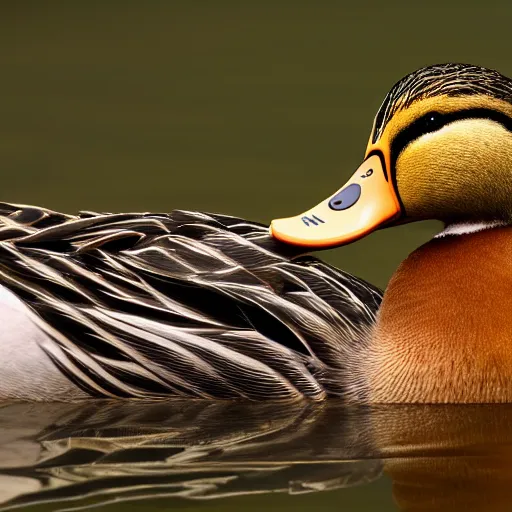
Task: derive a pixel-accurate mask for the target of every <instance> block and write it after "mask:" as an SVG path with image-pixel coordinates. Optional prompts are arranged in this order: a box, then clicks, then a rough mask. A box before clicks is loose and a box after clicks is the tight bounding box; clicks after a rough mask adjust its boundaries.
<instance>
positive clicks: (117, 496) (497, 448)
mask: <svg viewBox="0 0 512 512" xmlns="http://www.w3.org/2000/svg"><path fill="white" fill-rule="evenodd" d="M511 441H512V407H509V406H385V407H373V408H365V407H346V406H343V405H340V404H337V403H335V402H334V401H331V402H328V403H325V404H313V403H304V402H303V403H295V404H287V405H285V404H282V403H270V404H251V403H246V404H241V403H227V402H223V403H219V402H217V403H212V402H194V401H172V402H158V403H139V402H124V403H119V402H117V403H109V402H100V403H97V402H95V403H91V402H88V403H86V404H74V405H71V404H64V405H63V404H51V405H48V404H10V405H4V406H3V407H2V408H0V500H1V505H0V509H1V510H9V509H14V508H17V507H24V506H27V505H28V504H35V503H44V502H50V503H53V504H54V505H55V508H54V510H59V509H61V508H62V509H64V508H66V509H80V508H82V507H84V508H85V507H87V508H88V507H90V506H91V505H94V504H96V505H99V504H103V503H109V502H114V501H115V502H116V503H119V502H120V501H123V500H126V501H127V500H141V499H150V498H155V497H168V498H169V499H172V498H179V499H213V498H219V497H226V496H232V495H247V494H252V493H268V492H283V493H301V492H313V491H324V490H330V489H335V488H341V487H347V486H353V485H358V484H364V483H368V482H370V481H373V480H375V479H376V478H378V477H379V476H380V474H381V469H382V468H384V470H385V472H386V473H387V474H388V475H389V476H390V477H391V479H392V481H393V493H394V498H395V501H396V502H397V504H398V506H399V508H400V509H401V510H407V511H416V510H422V511H424V510H436V511H437V510H450V511H451V512H453V511H455V510H464V511H469V510H512V477H511V476H512V471H511V470H510V469H509V467H512V448H511V446H512V445H511Z"/></svg>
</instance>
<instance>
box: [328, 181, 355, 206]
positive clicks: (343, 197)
mask: <svg viewBox="0 0 512 512" xmlns="http://www.w3.org/2000/svg"><path fill="white" fill-rule="evenodd" d="M360 197H361V186H360V185H358V184H357V183H352V185H349V186H348V187H345V188H344V189H343V190H340V191H339V192H338V193H337V194H336V195H335V196H334V197H333V198H331V200H330V201H329V208H331V210H346V209H347V208H350V207H351V206H353V205H354V204H356V203H357V201H358V200H359V198H360Z"/></svg>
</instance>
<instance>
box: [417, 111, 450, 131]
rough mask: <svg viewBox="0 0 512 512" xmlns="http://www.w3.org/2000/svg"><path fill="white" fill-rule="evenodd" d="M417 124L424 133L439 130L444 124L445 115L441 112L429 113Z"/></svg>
mask: <svg viewBox="0 0 512 512" xmlns="http://www.w3.org/2000/svg"><path fill="white" fill-rule="evenodd" d="M417 122H418V128H420V129H421V131H422V132H423V133H428V132H433V131H436V130H439V128H441V126H443V124H444V123H443V115H442V114H440V113H439V112H429V113H428V114H425V115H424V116H423V117H421V118H420V119H418V121H417Z"/></svg>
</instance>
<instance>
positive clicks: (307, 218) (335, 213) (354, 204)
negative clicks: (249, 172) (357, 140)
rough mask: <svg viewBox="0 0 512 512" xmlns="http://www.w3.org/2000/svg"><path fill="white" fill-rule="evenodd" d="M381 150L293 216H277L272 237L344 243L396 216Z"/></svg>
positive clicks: (318, 245)
mask: <svg viewBox="0 0 512 512" xmlns="http://www.w3.org/2000/svg"><path fill="white" fill-rule="evenodd" d="M381 155H382V153H380V152H379V153H376V152H374V153H373V154H370V156H369V157H368V158H367V159H366V160H365V161H364V162H363V163H362V164H361V165H360V167H359V168H358V169H357V171H356V172H355V173H354V175H353V176H352V177H351V178H350V180H349V181H348V182H347V184H346V185H345V186H344V187H343V188H341V189H340V190H338V192H336V194H334V195H333V196H332V197H330V198H329V199H326V200H325V201H322V202H321V203H320V204H318V205H317V206H315V207H314V208H312V209H311V210H308V211H306V212H304V213H302V214H300V215H297V216H296V217H289V218H286V219H276V220H273V221H272V224H271V225H270V233H271V235H272V236H274V237H275V238H277V239H278V240H280V241H282V242H286V243H289V244H292V245H299V246H302V247H307V248H310V249H328V248H330V247H336V246H338V245H344V244H347V243H350V242H353V241H354V240H358V239H359V238H362V237H364V236H365V235H367V234H369V233H371V232H372V231H375V230H376V229H377V228H379V227H380V226H382V225H383V224H385V223H388V222H390V221H392V220H395V219H397V218H398V217H399V216H400V212H401V208H400V201H399V200H398V197H397V194H396V192H395V188H394V186H393V183H392V182H391V179H390V177H389V173H386V169H385V166H386V164H385V162H384V158H383V157H382V156H381Z"/></svg>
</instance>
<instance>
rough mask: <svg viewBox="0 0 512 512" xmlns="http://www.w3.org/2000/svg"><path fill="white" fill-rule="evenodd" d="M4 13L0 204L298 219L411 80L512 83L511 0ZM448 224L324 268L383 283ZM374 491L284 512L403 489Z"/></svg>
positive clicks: (91, 4) (402, 234)
mask: <svg viewBox="0 0 512 512" xmlns="http://www.w3.org/2000/svg"><path fill="white" fill-rule="evenodd" d="M0 13H1V16H0V59H1V60H0V62H1V68H0V70H1V74H0V162H1V169H2V174H1V176H2V185H1V196H0V198H1V200H3V201H7V202H19V203H26V204H27V203H28V204H37V205H43V206H46V207H48V208H51V209H55V210H62V211H65V212H69V213H71V212H76V211H78V210H80V209H87V210H96V211H141V210H144V211H147V210H153V211H168V210H171V209H173V208H184V209H200V210H206V211H213V212H221V213H226V214H232V215H238V216H242V217H246V218H249V219H253V220H258V221H261V222H265V223H267V222H269V221H270V220H271V219H272V218H274V217H278V216H288V215H292V214H296V213H299V212H300V211H303V210H304V209H306V208H308V207H310V206H312V205H313V204H316V202H318V201H319V200H321V199H323V198H324V197H326V196H327V195H330V194H331V193H332V192H334V191H335V190H336V189H337V188H338V187H339V186H341V184H343V183H344V181H345V180H346V179H347V178H348V177H349V176H350V175H351V174H352V173H353V171H354V170H355V168H356V166H358V164H359V163H360V160H361V157H362V155H363V152H364V149H365V147H366V143H367V139H368V136H369V133H370V130H371V125H372V121H373V116H374V115H375V113H376V111H377V109H378V107H379V105H380V103H381V101H382V99H383V98H384V96H385V94H386V92H387V91H388V89H389V88H390V87H391V86H392V85H393V83H394V82H396V81H397V80H399V79H400V78H401V77H402V76H403V75H404V74H406V73H408V72H410V71H413V70H414V69H416V68H419V67H421V66H424V65H428V64H433V63H438V62H447V61H460V62H468V63H474V64H479V65H483V66H486V67H491V68H496V69H498V70H499V71H501V72H502V73H504V74H506V75H509V76H510V75H512V60H511V59H510V21H511V16H512V2H510V0H502V1H495V0H487V1H486V2H482V1H481V0H465V1H448V2H441V1H435V0H431V1H429V2H411V1H391V0H388V1H386V2H384V1H381V0H366V1H365V2H349V1H338V2H334V1H314V2H313V1H310V2H306V1H294V2H291V1H285V0H280V1H275V0H274V1H258V2H236V1H229V2H228V1H206V0H205V1H198V0H187V1H174V2H171V1H161V2H158V1H147V2H129V1H123V2H121V1H102V2H95V1H88V2H85V1H82V2H78V1H75V2H52V1H46V2H3V3H2V5H1V7H0ZM438 229H439V226H438V225H436V224H435V223H423V224H415V225H408V226H402V227H399V228H393V229H391V230H387V231H381V232H379V233H375V234H373V235H372V236H370V237H368V238H367V239H365V240H362V241H360V242H358V243H356V244H353V245H351V246H347V247H344V248H342V249H338V250H336V251H330V252H326V253H324V254H323V255H322V257H325V258H326V259H327V260H328V261H330V262H331V263H334V264H335V265H337V266H339V267H341V268H343V269H345V270H348V271H350V272H353V273H355V274H357V275H359V276H361V277H364V278H366V279H368V280H370V281H371V282H373V283H374V284H377V285H379V286H382V287H383V286H385V285H386V282H387V281H388V279H389V277H390V276H391V275H392V273H393V271H394V269H395V268H396V267H397V265H398V264H399V263H400V261H401V260H402V259H404V258H405V256H406V255H407V254H408V253H409V252H410V251H411V250H413V249H414V248H415V247H417V246H418V245H419V244H420V243H422V242H424V241H426V240H427V239H428V238H429V237H430V236H432V234H433V233H435V232H436V230H438ZM383 482H384V483H385V481H383ZM371 488H373V489H374V491H373V494H372V493H370V494H368V490H367V489H366V488H364V487H363V488H360V489H359V490H358V491H350V493H348V494H343V491H336V492H334V493H327V494H326V495H325V498H324V497H322V498H321V499H320V498H318V499H316V498H313V497H312V495H309V496H308V497H307V499H306V498H296V499H295V501H294V502H293V503H291V502H286V503H289V504H290V506H291V507H293V508H296V509H297V510H303V508H300V507H298V508H297V503H298V501H300V503H301V504H302V505H303V506H304V510H306V509H307V508H308V506H306V505H307V504H310V505H311V510H313V509H317V508H318V506H320V508H321V509H322V510H324V509H325V510H326V509H327V508H328V509H329V510H330V509H332V510H337V509H338V508H340V507H341V505H342V504H343V507H341V508H344V509H347V506H348V508H349V509H351V510H377V509H378V510H391V509H392V507H391V505H390V503H391V493H390V490H389V484H387V483H385V485H383V484H382V483H379V484H376V485H374V486H372V487H371ZM384 491H385V492H384ZM343 496H345V498H344V499H343V498H342V497H343ZM327 497H328V498H327ZM251 500H255V498H251ZM258 500H261V501H258V502H257V503H259V504H262V505H264V506H265V508H269V507H270V509H272V510H274V509H276V510H280V509H283V508H286V506H287V505H286V504H285V501H283V500H284V498H283V497H282V496H281V497H279V498H275V500H276V501H269V500H268V499H266V498H263V497H262V498H258ZM226 503H227V502H223V504H222V506H221V505H220V503H219V502H217V504H216V505H215V506H216V507H220V508H219V510H221V509H223V508H225V506H226ZM255 503H256V502H255ZM271 503H274V505H275V507H276V508H272V507H271V505H270V504H271ZM315 503H316V506H315ZM328 503H329V504H330V506H329V507H327V504H328ZM358 504H359V505H358ZM338 505H340V507H338ZM240 506H241V505H240V502H237V503H234V502H233V507H234V509H240V508H239V507H240ZM195 507H196V505H193V506H191V507H190V509H192V508H195ZM326 507H327V508H326ZM201 508H203V507H201ZM308 509H309V508H308ZM123 510H125V508H123ZM126 510H127V508H126ZM247 510H248V509H247Z"/></svg>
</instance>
